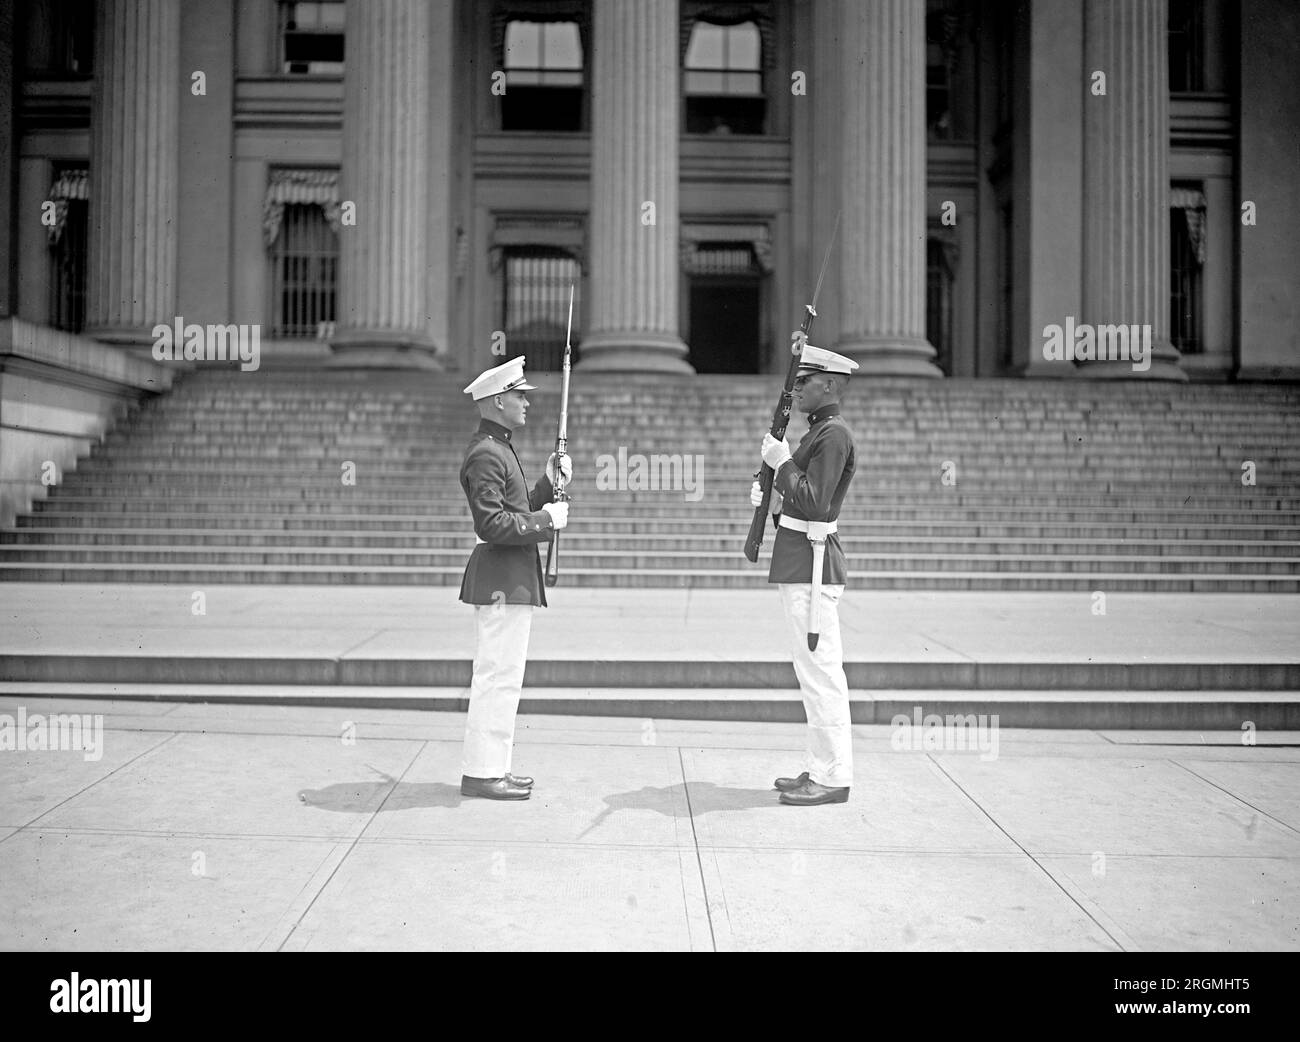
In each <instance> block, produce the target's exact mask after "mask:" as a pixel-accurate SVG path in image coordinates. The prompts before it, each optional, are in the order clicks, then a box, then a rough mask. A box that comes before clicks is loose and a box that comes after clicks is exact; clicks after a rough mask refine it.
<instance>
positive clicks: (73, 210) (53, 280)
mask: <svg viewBox="0 0 1300 1042" xmlns="http://www.w3.org/2000/svg"><path fill="white" fill-rule="evenodd" d="M88 198H89V184H88V173H87V169H86V167H85V166H65V167H61V168H59V169H58V170H56V172H55V177H54V184H53V185H52V186H51V187H50V193H49V199H50V201H51V202H52V203H54V219H55V223H54V225H53V226H51V227H50V228H48V229H47V235H48V242H49V247H50V278H49V286H50V296H49V323H50V325H51V326H53V327H54V328H55V329H65V330H67V331H68V332H70V333H80V332H81V331H82V330H83V329H84V328H85V327H86V258H87V245H86V243H87V236H88V233H89V228H90V220H89V203H88Z"/></svg>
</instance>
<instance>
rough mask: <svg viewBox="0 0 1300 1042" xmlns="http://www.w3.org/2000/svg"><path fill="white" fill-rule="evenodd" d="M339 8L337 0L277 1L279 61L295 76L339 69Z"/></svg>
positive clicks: (326, 73) (340, 72) (341, 18)
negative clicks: (325, 0) (279, 2)
mask: <svg viewBox="0 0 1300 1042" xmlns="http://www.w3.org/2000/svg"><path fill="white" fill-rule="evenodd" d="M343 11H344V5H343V3H341V2H338V0H335V2H324V3H285V2H281V4H280V41H281V47H282V54H281V62H282V65H281V67H282V69H283V71H284V72H287V73H291V74H293V75H298V76H304V75H309V76H320V75H335V76H337V75H341V74H342V73H343Z"/></svg>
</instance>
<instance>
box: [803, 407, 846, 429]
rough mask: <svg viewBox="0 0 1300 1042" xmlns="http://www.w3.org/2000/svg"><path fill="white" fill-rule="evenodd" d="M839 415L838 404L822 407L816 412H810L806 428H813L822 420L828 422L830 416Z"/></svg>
mask: <svg viewBox="0 0 1300 1042" xmlns="http://www.w3.org/2000/svg"><path fill="white" fill-rule="evenodd" d="M839 414H840V406H839V403H838V402H835V403H832V404H831V405H823V406H822V407H821V408H820V409H818V410H817V411H816V412H810V413H809V414H808V426H809V427H815V426H817V424H819V423H821V422H822V420H829V419H830V418H831V417H832V416H838V415H839Z"/></svg>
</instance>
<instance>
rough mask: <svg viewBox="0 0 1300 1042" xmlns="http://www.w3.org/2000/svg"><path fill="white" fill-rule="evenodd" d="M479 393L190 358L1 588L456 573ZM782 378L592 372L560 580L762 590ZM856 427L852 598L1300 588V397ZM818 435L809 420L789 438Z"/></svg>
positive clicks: (465, 549) (937, 412)
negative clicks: (754, 551) (751, 495)
mask: <svg viewBox="0 0 1300 1042" xmlns="http://www.w3.org/2000/svg"><path fill="white" fill-rule="evenodd" d="M535 382H541V383H542V384H543V386H542V387H541V388H540V389H539V390H538V391H535V392H533V394H532V395H531V396H530V397H531V399H532V401H533V409H532V412H531V416H530V426H529V428H528V429H527V430H526V431H524V432H522V433H521V435H520V443H519V448H520V450H521V452H520V454H521V456H522V458H523V461H524V465H525V468H526V469H527V470H528V472H529V476H530V478H535V477H536V476H537V475H538V474H540V472H541V463H542V460H543V459H544V458H545V456H546V454H547V453H548V452H549V451H550V449H551V447H552V445H553V442H554V437H555V419H556V413H557V409H558V382H557V380H556V378H555V377H554V375H553V374H542V375H541V376H540V377H536V378H535ZM462 383H463V381H461V380H460V379H458V378H456V377H455V376H447V375H440V374H427V373H404V374H394V373H358V372H346V371H322V372H315V371H260V372H256V373H240V372H237V371H234V370H203V371H198V372H195V373H192V374H190V375H188V376H187V377H185V378H184V379H183V380H181V381H180V382H179V383H178V384H177V386H176V387H175V389H174V390H172V391H171V392H170V393H169V394H167V395H166V396H164V397H161V398H159V399H156V400H154V401H152V402H150V403H148V404H147V405H146V406H144V407H143V408H142V409H141V410H140V411H139V412H138V413H137V414H136V415H135V416H134V418H133V419H132V420H131V421H130V422H129V423H128V424H126V425H124V426H123V427H122V428H121V429H119V430H117V431H115V432H113V433H112V434H111V435H110V436H109V437H108V438H106V439H105V441H104V442H103V443H102V444H100V445H99V446H97V447H96V449H95V450H94V451H93V452H92V453H91V454H90V455H89V457H87V458H86V459H84V460H82V461H80V463H79V464H78V466H77V468H76V470H75V471H74V472H71V473H68V474H67V475H65V477H64V480H63V482H62V484H60V485H59V486H57V487H55V488H53V489H51V492H50V495H49V497H48V499H46V500H44V501H41V502H38V503H37V504H36V506H35V509H34V510H33V512H32V513H30V514H29V515H26V516H21V517H19V518H18V521H17V524H16V526H15V527H13V528H10V529H6V530H2V531H0V579H5V580H9V581H54V582H96V583H102V582H113V581H122V582H137V583H139V582H177V583H186V584H191V583H194V584H198V583H203V584H207V583H221V582H228V583H328V584H335V583H351V584H426V585H458V584H459V582H460V576H461V572H462V570H463V567H464V563H465V559H466V557H467V556H468V554H469V551H470V550H471V549H472V547H473V542H474V537H473V532H472V530H471V527H470V518H469V512H468V509H467V508H466V506H465V502H464V497H463V495H462V493H461V490H460V486H459V482H458V478H457V473H458V470H459V466H460V460H461V455H462V451H463V448H464V445H465V442H466V439H467V437H468V434H469V432H470V431H471V430H472V428H473V426H474V424H475V422H476V421H475V415H474V413H473V410H472V408H471V406H470V404H469V402H468V400H467V399H466V398H465V397H464V395H462V394H461V393H460V390H459V388H460V387H461V386H462ZM776 391H777V379H776V378H775V377H772V376H766V377H735V376H701V377H695V378H691V379H686V380H678V379H666V378H656V377H650V376H613V375H608V374H601V375H598V376H597V375H590V376H589V375H585V374H579V375H578V376H577V378H576V379H575V380H574V385H573V392H572V399H571V408H570V435H571V437H570V451H571V453H572V454H573V456H574V459H575V461H576V464H577V468H578V473H577V478H576V479H575V483H574V486H573V489H572V492H573V496H574V499H575V505H574V508H573V512H572V524H571V527H570V529H569V530H568V531H566V532H565V534H564V536H563V538H562V551H563V552H562V562H563V564H562V568H563V572H564V582H565V584H566V585H574V586H623V587H679V586H690V587H732V588H740V587H754V586H761V585H763V584H764V583H765V581H766V573H767V565H766V556H765V557H764V559H763V560H762V561H761V562H760V564H758V565H754V564H750V563H749V562H748V561H746V560H745V559H744V557H743V556H742V554H741V547H742V545H743V542H744V537H745V533H746V531H747V529H748V524H749V518H750V515H751V510H750V508H749V505H748V489H749V483H750V480H751V475H752V472H753V470H754V466H755V463H756V460H757V452H756V449H757V445H758V441H759V438H760V437H761V433H762V430H763V428H764V426H765V422H766V418H767V417H769V416H770V414H771V408H772V404H773V401H774V399H775V395H776ZM845 415H846V419H847V420H848V422H849V424H850V426H851V427H852V428H853V430H854V432H855V435H856V437H857V442H858V472H857V476H856V477H855V479H854V483H853V486H852V488H851V490H850V494H849V498H848V500H847V501H846V503H845V507H844V511H843V514H842V517H841V520H840V533H841V539H842V541H843V544H844V547H845V551H846V553H847V554H848V557H849V564H850V569H851V571H852V573H853V580H852V581H853V585H854V586H855V587H856V588H859V589H912V590H920V589H929V590H1095V589H1100V590H1108V591H1120V590H1127V591H1137V590H1140V591H1183V592H1186V591H1211V592H1256V591H1262V592H1272V593H1282V592H1296V591H1297V589H1298V588H1300V390H1297V389H1295V388H1290V387H1285V386H1280V385H1181V386H1179V385H1170V384H1162V383H1154V382H1150V383H1148V382H1137V381H1084V380H1077V381H1017V380H980V381H962V380H948V381H925V382H911V381H876V382H869V381H867V380H859V381H858V382H857V383H855V385H854V387H853V393H852V397H851V399H850V401H849V403H848V405H847V407H846V409H845ZM803 429H804V426H803V420H802V418H798V417H797V418H796V419H795V420H794V422H793V423H792V429H791V440H792V442H793V441H795V440H797V437H798V435H799V434H801V433H802V431H803ZM620 450H622V451H621V454H620ZM656 455H659V456H665V457H679V459H678V460H677V461H676V464H674V462H673V461H672V460H669V461H668V463H667V465H666V469H665V470H663V471H661V473H668V474H669V476H670V477H671V478H675V479H676V481H675V482H673V481H670V482H669V483H670V484H673V485H674V487H672V488H668V489H664V488H647V487H640V486H638V484H637V482H638V479H639V478H642V477H644V476H645V474H646V471H645V469H642V468H645V467H648V466H649V465H650V463H651V462H652V461H651V457H652V456H656ZM638 457H644V459H643V460H642V459H638ZM686 457H689V458H690V462H691V466H690V468H689V469H686V468H685V466H684V461H685V458H686ZM620 459H622V460H623V461H624V463H625V465H624V466H622V467H620ZM1246 461H1250V462H1251V463H1253V464H1254V468H1253V470H1254V479H1255V483H1254V484H1253V485H1250V484H1243V481H1242V477H1243V464H1244V463H1245V462H1246ZM658 462H660V463H661V464H662V463H663V461H658ZM346 464H352V465H354V469H355V484H348V483H345V481H344V477H345V469H346V468H345V465H346ZM945 475H946V480H945ZM770 544H771V535H770V530H769V536H768V539H767V545H766V546H765V554H766V550H767V549H769V548H770Z"/></svg>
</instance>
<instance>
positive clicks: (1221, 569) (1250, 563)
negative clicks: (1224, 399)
mask: <svg viewBox="0 0 1300 1042" xmlns="http://www.w3.org/2000/svg"><path fill="white" fill-rule="evenodd" d="M845 557H846V559H847V561H848V565H849V570H850V572H851V573H852V574H855V575H856V574H866V575H870V574H874V573H877V572H901V573H910V572H927V573H929V572H940V573H947V572H960V573H963V574H965V573H972V572H1034V573H1038V574H1057V573H1066V574H1079V575H1091V574H1093V573H1095V572H1099V571H1105V572H1111V573H1123V574H1137V575H1145V574H1157V573H1160V574H1168V575H1201V574H1214V575H1232V576H1234V577H1237V576H1251V575H1275V576H1279V577H1281V576H1292V575H1300V557H1295V556H1290V557H1288V556H1275V557H1261V556H1251V557H1247V556H1244V555H1243V556H1226V555H1223V554H1218V553H1205V554H1195V555H1188V554H1184V553H1172V552H1171V553H1164V554H1140V553H1118V554H1104V553H1103V554H1087V553H1083V552H1080V551H1076V550H1074V549H1068V550H1063V551H1061V552H1060V553H1056V554H1053V553H1045V554H1034V553H1004V554H999V553H983V554H982V553H977V552H974V551H968V552H962V553H951V554H948V553H917V552H912V553H885V552H880V551H875V550H873V551H872V552H869V553H851V552H850V553H846V554H845ZM465 558H466V549H465V548H449V549H445V550H430V549H421V548H406V547H351V548H336V549H329V548H322V547H318V546H309V547H308V546H294V547H284V548H277V547H264V546H256V545H254V546H239V545H227V546H211V547H202V548H193V547H189V546H167V545H158V544H154V543H150V544H146V545H139V544H137V545H122V546H87V545H84V544H77V543H55V544H48V545H39V546H25V547H19V546H14V545H12V544H5V545H0V563H5V564H12V563H19V562H21V563H28V564H33V565H39V564H44V565H46V566H54V565H57V564H59V563H60V562H66V563H70V564H81V563H86V564H136V565H145V566H147V565H150V564H153V563H170V562H175V563H188V564H194V565H230V566H232V567H246V566H250V565H268V566H272V567H299V566H302V565H310V566H316V565H322V566H337V567H339V568H412V569H421V568H453V569H454V568H461V569H463V567H464V562H465ZM564 562H565V565H566V566H567V567H569V568H571V569H573V570H574V573H575V574H580V573H583V572H594V571H608V572H615V573H651V572H655V571H658V570H668V571H684V572H693V571H696V570H700V571H704V570H711V571H717V572H721V573H727V572H744V571H746V570H748V569H750V568H753V567H754V565H752V564H750V563H749V562H748V561H747V560H746V559H745V558H744V557H743V555H742V554H741V553H740V547H739V546H736V547H734V548H733V549H732V550H731V551H729V552H719V551H713V552H703V553H701V552H699V551H693V550H665V549H655V550H654V551H653V552H649V551H647V550H646V549H643V548H641V547H639V546H629V547H625V548H622V549H616V550H608V551H595V550H591V549H588V548H586V547H584V546H583V545H582V544H581V543H577V544H574V545H570V546H569V547H568V548H567V549H566V550H565V553H564Z"/></svg>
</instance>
